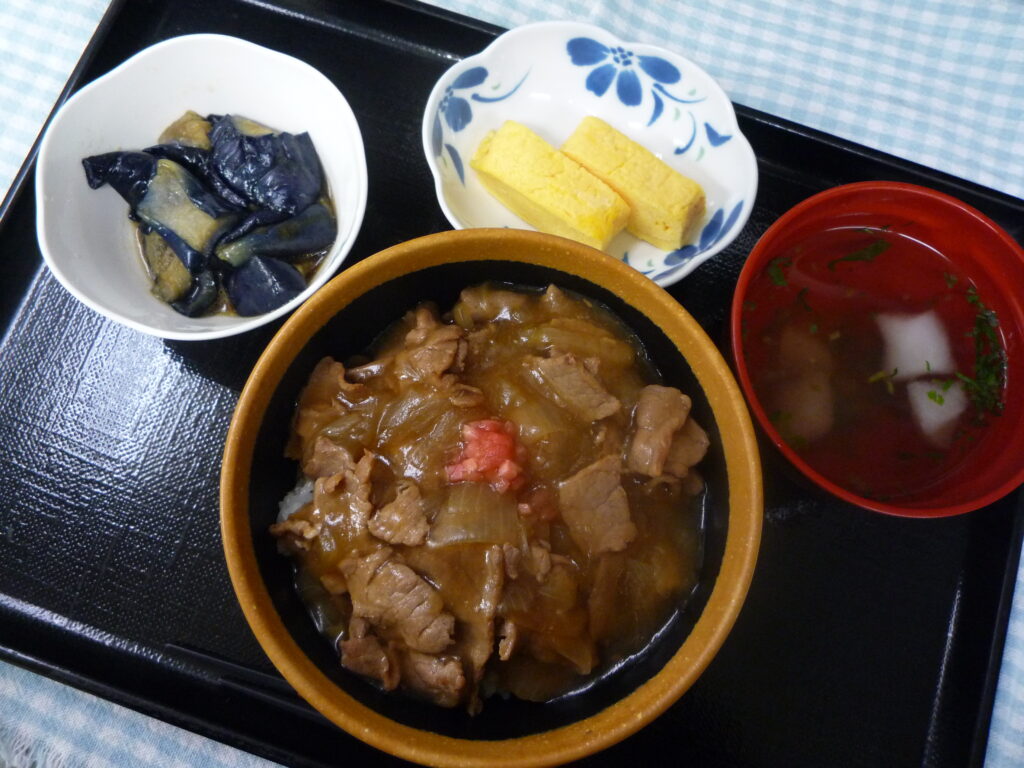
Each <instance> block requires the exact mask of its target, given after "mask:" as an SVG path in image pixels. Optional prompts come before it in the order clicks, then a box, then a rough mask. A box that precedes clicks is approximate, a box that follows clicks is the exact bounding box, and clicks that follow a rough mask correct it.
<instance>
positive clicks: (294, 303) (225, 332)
mask: <svg viewBox="0 0 1024 768" xmlns="http://www.w3.org/2000/svg"><path fill="white" fill-rule="evenodd" d="M196 43H214V44H219V45H226V46H235V47H237V48H243V49H248V50H250V51H252V52H255V53H257V54H258V55H260V56H265V57H267V58H269V59H277V60H278V61H281V62H287V63H288V64H289V65H290V66H298V68H299V69H300V70H302V71H303V72H305V73H306V74H307V75H308V76H309V77H310V79H311V80H317V81H319V82H321V83H322V84H326V85H327V86H329V87H330V89H331V90H333V91H334V92H335V93H336V94H337V96H338V100H339V106H340V107H341V111H342V112H343V113H344V121H345V123H346V124H347V126H346V127H347V132H348V134H349V136H350V138H351V144H352V146H351V151H352V153H353V166H354V170H355V174H354V175H355V182H356V196H355V198H354V199H353V200H352V202H353V203H354V205H351V206H348V205H346V209H347V210H351V211H352V214H353V216H352V226H351V227H350V229H349V231H348V233H347V234H345V236H344V237H341V235H342V233H341V232H340V231H339V233H338V237H336V238H335V242H334V243H333V244H332V246H331V250H330V251H329V252H328V257H327V258H325V260H324V263H323V264H321V267H320V268H318V271H317V273H316V274H315V275H314V276H313V279H312V280H310V282H309V283H308V284H307V285H306V288H305V289H304V290H303V291H302V293H300V294H299V295H298V296H296V297H295V298H293V299H292V300H291V301H289V302H287V303H285V304H283V305H281V306H280V307H278V308H277V309H274V310H272V311H270V312H265V313H263V314H260V315H254V316H252V317H241V316H239V317H237V318H231V320H232V321H235V320H237V322H231V324H229V325H225V326H224V327H221V328H211V329H206V330H194V331H185V330H170V329H165V328H160V327H158V326H156V325H151V324H148V323H145V322H140V321H138V320H135V319H133V318H129V317H125V316H123V315H121V314H120V313H118V312H114V311H112V310H111V309H109V308H108V307H106V306H104V305H103V304H101V303H100V302H97V301H94V300H93V299H92V298H91V297H89V296H88V295H86V294H85V293H84V292H83V291H81V290H80V289H79V288H78V287H77V286H76V285H75V284H74V282H73V281H72V280H71V279H70V278H69V277H68V276H67V275H66V274H65V273H64V271H63V269H62V268H61V267H60V265H59V264H58V263H57V262H56V261H55V259H54V257H53V256H52V255H51V249H50V244H49V238H48V236H47V231H48V226H49V218H48V217H47V215H46V211H47V205H46V188H45V186H46V185H45V174H44V170H43V169H44V168H45V167H46V166H47V165H48V162H47V160H48V158H49V155H50V151H51V150H50V148H51V146H53V139H52V137H53V136H54V135H55V130H54V129H55V126H59V125H60V124H61V121H62V119H63V118H65V117H66V114H67V113H68V111H69V110H73V109H74V108H75V107H76V105H77V104H79V103H80V102H82V101H85V100H88V99H90V98H92V94H93V92H94V91H96V90H99V89H102V88H104V87H106V86H107V84H108V82H109V81H111V80H116V79H117V78H118V77H120V76H121V75H122V74H123V73H124V72H125V71H126V70H128V69H131V68H135V67H137V66H139V65H140V64H141V63H143V62H145V60H146V59H148V58H150V57H151V56H154V55H162V54H163V53H164V51H165V49H169V48H171V49H173V48H176V47H179V46H188V45H193V44H196ZM367 197H368V179H367V168H366V149H365V145H364V143H363V137H362V132H361V131H360V129H359V122H358V121H357V120H356V117H355V113H354V112H353V111H352V107H351V105H350V104H349V103H348V100H347V99H346V98H345V95H344V94H343V93H342V92H341V90H340V89H339V88H338V87H337V86H336V85H335V84H334V83H333V81H331V80H330V78H328V77H327V76H326V75H324V74H323V73H322V72H321V71H320V70H318V69H317V68H316V67H314V66H313V65H312V64H309V63H307V62H305V61H303V60H302V59H299V58H297V57H295V56H291V55H289V54H287V53H282V52H281V51H277V50H274V49H273V48H268V47H266V46H263V45H259V44H258V43H253V42H250V41H249V40H245V39H243V38H240V37H234V36H232V35H223V34H216V33H206V32H203V33H196V34H187V35H177V36H175V37H170V38H167V39H166V40H161V41H159V42H157V43H153V44H152V45H149V46H147V47H145V48H143V49H142V50H140V51H137V52H136V53H134V54H132V55H131V56H130V57H128V58H127V59H125V60H124V61H122V62H121V63H120V64H118V65H117V66H116V67H114V68H113V69H111V70H110V71H108V72H105V73H104V74H102V75H100V76H99V77H97V78H96V79H95V80H92V81H90V82H88V83H86V84H85V85H84V86H82V87H81V88H79V89H78V90H77V91H75V92H74V93H73V94H72V95H71V96H70V97H69V98H68V99H67V100H66V101H65V102H64V103H63V104H62V105H61V106H60V108H59V109H58V110H57V112H56V113H55V114H54V116H53V119H52V120H51V121H50V124H49V125H48V126H47V128H46V132H45V133H44V135H43V138H42V141H41V142H40V144H39V152H38V154H37V157H36V166H35V203H36V240H37V242H38V244H39V251H40V253H41V254H42V256H43V261H44V262H45V264H46V266H47V268H48V269H49V270H50V272H52V273H53V276H54V277H56V278H57V281H58V282H59V283H60V284H61V285H62V286H63V287H64V288H65V289H66V290H67V291H68V292H69V293H70V294H71V295H72V296H74V297H75V298H76V299H78V300H79V301H80V302H82V303H83V304H85V305H86V306H87V307H89V308H90V309H92V310H93V311H95V312H97V313H99V314H101V315H103V316H104V317H106V318H108V319H110V320H112V321H114V322H116V323H120V324H121V325H124V326H127V327H129V328H132V329H133V330H136V331H139V332H141V333H145V334H147V335H150V336H155V337H158V338H162V339H174V340H178V341H205V340H209V339H220V338H225V337H228V336H234V335H236V334H239V333H245V332H247V331H251V330H253V329H255V328H258V327H260V326H262V325H265V324H266V323H269V322H271V321H272V320H276V319H277V318H279V317H281V316H282V315H285V314H287V313H288V312H291V311H292V310H294V309H295V308H296V307H298V306H300V305H301V304H302V303H303V302H304V301H306V300H307V299H308V298H310V297H311V296H312V295H313V294H314V293H316V291H318V290H319V289H320V288H321V287H322V286H323V285H324V284H325V283H326V282H327V280H328V279H330V277H331V276H332V275H333V274H334V273H335V272H336V271H337V270H338V269H339V268H340V267H341V265H342V264H343V263H344V261H345V258H346V257H347V256H348V253H349V252H350V251H351V250H352V246H353V245H354V244H355V241H356V238H357V237H358V235H359V231H360V230H361V229H362V224H363V219H364V217H365V215H366V203H367ZM332 260H335V261H336V263H335V264H334V267H333V269H331V271H330V272H326V271H324V269H323V268H324V267H329V262H330V261H332ZM321 272H322V274H321Z"/></svg>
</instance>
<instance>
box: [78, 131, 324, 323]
mask: <svg viewBox="0 0 1024 768" xmlns="http://www.w3.org/2000/svg"><path fill="white" fill-rule="evenodd" d="M207 126H208V137H204V135H203V133H204V131H206V130H207V128H206V127H207ZM205 138H208V139H209V142H207V141H205ZM159 141H161V142H162V143H160V144H156V145H154V146H151V147H148V148H146V149H145V150H143V151H141V152H135V151H132V152H108V153H105V154H100V155H94V156H91V157H87V158H84V159H83V160H82V166H83V168H84V169H85V177H86V182H87V183H88V184H89V186H90V187H91V188H92V189H98V188H100V187H102V186H104V185H107V184H109V185H110V186H111V187H112V188H113V189H114V190H115V191H116V192H117V193H118V194H119V195H120V196H121V197H122V198H124V200H125V201H126V202H127V203H128V205H129V218H131V219H132V220H133V221H137V222H138V223H139V226H140V230H141V232H142V233H143V242H144V243H148V244H150V246H152V243H154V242H158V244H159V246H160V247H159V249H157V250H159V251H160V253H159V254H156V253H155V252H154V253H150V252H147V247H146V245H144V246H143V258H144V259H146V261H147V264H148V268H149V271H150V275H151V277H153V278H154V293H155V295H156V296H157V297H158V298H160V299H161V300H162V301H165V302H167V303H168V304H170V306H171V307H172V308H173V309H174V310H176V311H177V312H179V313H181V314H183V315H186V316H188V317H198V316H201V315H203V314H207V313H210V312H221V311H230V310H231V307H227V305H226V302H225V301H224V300H223V296H222V294H221V290H222V288H223V291H224V292H226V293H227V298H228V299H229V300H230V302H231V305H232V306H233V308H234V311H235V312H237V313H238V314H239V315H242V316H252V315H259V314H263V313H266V312H270V311H272V310H274V309H277V308H278V307H280V306H281V305H283V304H285V303H287V302H289V301H291V300H292V299H293V298H295V297H296V296H297V295H299V294H300V293H302V291H304V290H305V289H306V279H305V277H304V275H303V273H302V272H300V271H299V270H298V269H296V268H295V266H293V265H292V264H290V263H288V262H290V261H294V260H298V259H303V258H305V257H314V256H317V255H320V254H322V253H323V252H324V251H325V250H326V249H327V248H329V247H330V245H331V244H332V243H333V242H334V240H335V238H336V237H337V232H338V223H337V219H336V217H335V215H334V212H333V210H332V208H331V203H330V201H329V199H328V198H326V193H325V190H324V175H323V169H322V168H321V166H320V158H319V156H318V155H317V152H316V148H315V147H314V146H313V141H312V139H311V138H310V136H309V134H308V133H305V132H304V133H300V134H291V133H287V132H282V133H278V132H276V131H274V130H273V129H271V128H268V127H266V126H263V125H260V124H258V123H255V122H253V121H252V120H249V119H247V118H244V117H240V116H237V115H210V116H208V117H206V118H203V117H201V116H200V115H198V114H196V113H194V112H188V113H186V114H185V115H184V116H183V117H182V118H180V119H179V120H178V121H176V122H175V123H174V124H172V126H170V127H169V128H168V129H166V130H165V131H164V133H163V134H162V135H161V138H160V140H159ZM322 196H323V199H321V198H322ZM167 249H169V250H170V251H173V253H174V255H175V256H176V257H177V260H178V261H180V262H181V265H182V266H183V267H184V269H182V268H181V267H179V266H178V265H176V264H174V263H173V259H172V260H171V261H170V262H168V261H167V258H168V254H167ZM149 250H150V251H153V250H154V247H150V249H149ZM157 255H159V256H160V257H161V258H162V259H163V260H160V259H156V256H157ZM218 257H220V258H218ZM157 262H159V263H157ZM171 273H174V274H173V280H163V282H160V281H161V280H162V278H164V277H168V278H169V277H171ZM165 283H166V284H165Z"/></svg>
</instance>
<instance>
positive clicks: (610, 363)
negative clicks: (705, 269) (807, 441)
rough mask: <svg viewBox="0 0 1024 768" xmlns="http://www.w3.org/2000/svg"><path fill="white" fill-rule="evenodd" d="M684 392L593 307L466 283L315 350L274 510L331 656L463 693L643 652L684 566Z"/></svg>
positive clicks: (531, 690) (678, 596)
mask: <svg viewBox="0 0 1024 768" xmlns="http://www.w3.org/2000/svg"><path fill="white" fill-rule="evenodd" d="M690 406H691V401H690V399H689V397H688V396H686V395H685V394H684V393H682V392H680V391H679V390H678V389H675V388H673V387H666V386H662V385H661V382H660V379H659V377H658V374H657V372H656V371H655V370H654V369H653V366H652V365H651V364H650V362H649V360H648V359H647V357H646V353H645V351H644V349H643V347H642V346H641V345H640V343H639V340H638V339H637V338H636V337H635V336H634V335H633V334H632V333H631V332H629V331H628V330H627V329H625V328H624V327H623V326H622V324H621V323H620V322H619V321H618V320H617V319H616V318H615V317H613V316H612V315H611V314H610V313H609V312H608V311H607V310H605V309H604V308H602V307H599V306H596V305H594V304H593V303H592V302H589V301H587V300H586V299H584V298H582V297H575V296H572V295H570V294H569V293H567V292H564V291H562V290H560V289H558V288H557V287H555V286H549V287H548V289H547V290H546V291H543V292H538V291H531V292H525V291H519V290H517V291H511V290H505V289H502V288H497V287H494V286H477V287H473V288H468V289H466V290H464V291H463V292H462V294H461V297H460V300H459V302H458V303H457V304H456V305H455V306H454V307H453V308H452V310H451V312H450V313H448V314H446V315H444V316H442V315H440V314H439V313H438V311H437V309H436V308H435V307H433V306H430V305H420V306H418V307H416V308H414V309H412V310H411V311H410V312H409V313H407V314H406V316H405V317H404V318H403V319H402V320H401V321H400V322H398V323H397V324H396V325H395V326H394V327H392V328H391V329H390V330H389V331H388V332H386V333H385V334H384V335H383V336H382V338H381V339H379V340H378V342H377V344H375V345H374V347H373V349H371V350H369V354H368V355H367V356H364V357H359V358H356V359H354V360H349V361H347V362H346V364H344V365H343V364H342V363H340V362H337V361H334V360H332V359H330V358H325V359H324V360H322V361H321V362H320V363H319V364H318V365H317V367H316V368H315V369H314V371H313V372H312V374H311V376H310V379H309V381H308V383H307V385H306V387H305V389H304V390H303V392H302V394H301V396H300V399H299V403H298V408H297V411H296V416H295V421H294V423H293V433H292V437H291V442H290V444H289V449H288V453H289V455H290V456H291V457H292V458H295V459H297V460H298V461H299V463H300V467H301V473H302V475H303V479H302V481H301V482H300V484H299V486H298V487H297V489H296V491H294V492H293V493H292V494H289V497H288V498H287V499H286V500H285V502H283V503H282V514H281V517H280V521H279V522H278V523H277V524H276V525H274V526H272V528H271V531H272V533H273V534H274V535H275V536H277V537H278V540H279V543H280V545H281V548H282V550H283V551H284V552H286V553H287V554H290V555H291V556H293V557H294V558H295V561H296V564H297V569H298V577H297V585H298V587H299V592H300V594H301V596H302V599H303V600H304V601H305V602H306V604H307V606H309V608H310V611H311V613H312V615H313V617H314V620H315V622H316V623H317V626H318V627H319V628H320V630H321V631H322V632H323V633H324V634H325V635H327V636H328V637H329V638H330V640H331V642H332V643H334V644H335V646H336V647H337V648H338V651H339V654H340V657H341V658H340V661H341V664H342V666H344V667H346V668H347V669H349V670H351V671H353V672H356V673H358V674H361V675H363V676H364V677H366V678H368V679H370V680H371V681H373V682H375V683H376V684H377V685H379V686H380V687H382V688H384V689H385V690H395V689H401V690H404V691H406V692H407V693H410V694H413V695H415V696H419V697H422V698H425V699H427V700H429V701H432V702H434V703H436V704H438V705H440V706H446V707H452V706H458V705H462V706H465V707H467V708H468V709H469V710H470V711H471V712H476V711H478V710H479V708H480V706H481V699H482V698H483V697H485V696H487V695H490V694H492V693H502V694H511V695H514V696H516V697H518V698H521V699H526V700H530V701H549V700H551V699H553V698H557V697H560V696H563V695H566V694H568V693H571V692H573V691H575V690H580V689H581V688H582V687H585V686H587V685H590V684H592V683H593V682H594V681H595V680H596V679H598V678H600V677H601V676H603V675H604V674H606V673H607V672H608V671H610V670H612V669H614V668H616V667H617V666H618V665H620V664H622V663H624V662H625V661H626V660H628V659H629V658H630V657H632V656H634V655H635V654H637V653H640V652H642V650H643V649H644V647H645V646H646V645H647V644H648V643H649V642H650V640H651V638H652V637H654V636H655V634H656V633H657V632H658V631H659V630H660V629H661V628H662V627H663V626H665V625H666V623H667V622H668V621H669V620H670V619H671V617H672V615H673V614H674V612H675V611H677V610H678V609H679V607H680V606H681V605H682V604H683V603H684V602H685V601H686V599H687V597H688V596H689V595H690V594H691V593H692V590H693V588H694V586H695V585H696V583H697V575H698V569H699V566H700V552H701V540H702V530H701V526H702V520H703V514H702V497H703V485H704V484H703V480H702V479H701V477H700V474H699V470H698V469H697V467H696V464H698V463H699V462H700V460H701V459H702V458H703V456H704V454H705V451H706V450H707V448H708V445H709V438H708V436H707V434H706V433H705V432H704V430H703V429H702V428H701V427H700V425H698V424H697V422H696V421H695V420H694V419H693V418H692V416H691V415H690Z"/></svg>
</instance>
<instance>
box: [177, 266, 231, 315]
mask: <svg viewBox="0 0 1024 768" xmlns="http://www.w3.org/2000/svg"><path fill="white" fill-rule="evenodd" d="M219 290H220V282H219V281H218V280H217V275H216V274H215V273H214V272H213V271H212V270H209V269H206V270H203V271H202V272H200V273H199V274H197V275H193V276H192V285H191V287H190V288H189V289H188V292H187V293H186V294H185V295H184V296H182V297H181V298H180V299H178V300H177V301H172V302H171V308H172V309H174V311H175V312H178V313H180V314H182V315H185V316H186V317H199V316H200V315H201V314H203V313H204V312H205V311H206V310H207V309H209V308H210V305H211V304H213V302H214V300H215V299H216V298H217V293H218V292H219Z"/></svg>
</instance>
